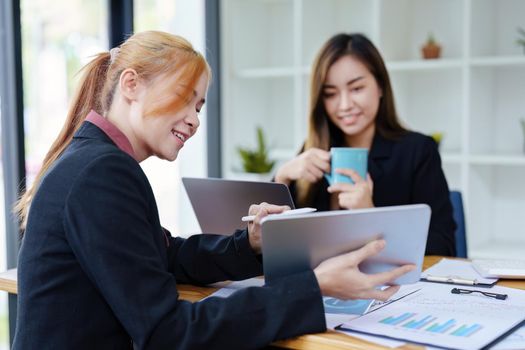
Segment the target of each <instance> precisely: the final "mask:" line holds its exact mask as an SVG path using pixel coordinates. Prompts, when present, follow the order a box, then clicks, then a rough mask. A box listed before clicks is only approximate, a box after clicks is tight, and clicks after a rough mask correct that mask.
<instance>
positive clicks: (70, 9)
mask: <svg viewBox="0 0 525 350" xmlns="http://www.w3.org/2000/svg"><path fill="white" fill-rule="evenodd" d="M20 7H21V16H22V18H21V25H22V65H23V66H22V67H23V75H24V84H23V89H24V121H25V147H26V171H27V180H28V185H29V184H30V183H31V182H32V181H33V180H34V177H35V176H36V173H37V172H38V170H39V169H40V167H41V165H42V160H43V159H44V156H45V154H46V152H47V151H48V149H49V147H50V146H51V143H52V142H53V141H54V140H55V138H56V136H57V135H58V133H59V131H60V130H61V128H62V125H63V123H64V120H65V118H66V114H67V108H68V105H69V100H70V98H71V95H72V93H73V90H74V88H75V86H76V80H77V78H78V75H77V73H78V71H79V69H80V68H81V67H82V66H83V65H84V64H85V63H87V62H88V61H89V59H90V57H91V56H92V55H94V54H96V53H98V52H101V51H107V49H108V38H107V37H108V35H107V32H108V26H107V23H108V22H107V21H108V19H107V11H108V5H107V0H97V1H82V0H40V1H32V0H21V2H20Z"/></svg>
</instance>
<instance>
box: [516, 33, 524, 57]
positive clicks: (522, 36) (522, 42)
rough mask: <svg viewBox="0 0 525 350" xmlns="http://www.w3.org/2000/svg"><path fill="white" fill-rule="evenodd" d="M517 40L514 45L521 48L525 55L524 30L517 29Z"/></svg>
mask: <svg viewBox="0 0 525 350" xmlns="http://www.w3.org/2000/svg"><path fill="white" fill-rule="evenodd" d="M518 35H519V38H518V39H517V40H516V44H518V45H519V46H521V47H522V48H523V53H525V29H523V28H521V27H518Z"/></svg>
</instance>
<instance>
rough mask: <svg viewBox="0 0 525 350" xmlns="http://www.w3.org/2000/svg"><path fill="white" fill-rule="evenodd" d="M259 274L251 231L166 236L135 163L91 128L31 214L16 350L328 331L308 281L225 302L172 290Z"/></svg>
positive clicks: (150, 345) (210, 341) (202, 344)
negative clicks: (194, 299) (192, 299)
mask: <svg viewBox="0 0 525 350" xmlns="http://www.w3.org/2000/svg"><path fill="white" fill-rule="evenodd" d="M170 181H172V180H170ZM260 274H262V268H261V262H260V257H257V256H256V255H255V254H254V253H253V251H252V249H251V247H250V245H249V241H248V237H247V232H246V230H243V231H238V232H236V233H235V234H234V235H232V236H228V237H225V236H218V235H207V234H203V235H196V236H193V237H190V238H188V239H186V240H184V239H181V238H173V237H171V235H169V233H167V231H164V230H163V229H162V228H161V226H160V223H159V218H158V212H157V207H156V204H155V200H154V196H153V192H152V190H151V188H150V185H149V183H148V180H147V178H146V176H145V174H144V173H143V171H142V169H141V167H140V165H139V164H138V163H137V162H136V161H135V160H134V159H133V158H132V157H130V156H129V155H128V154H126V153H124V152H123V151H121V150H120V149H118V148H117V147H116V145H115V144H113V143H112V142H111V140H110V139H109V138H108V137H107V136H106V135H105V134H104V133H103V132H102V131H101V130H100V129H99V128H98V127H96V126H95V125H93V124H91V123H89V122H85V123H84V124H83V125H82V127H81V128H80V129H79V130H78V132H77V133H76V135H75V137H74V139H73V141H72V142H71V144H70V145H69V146H68V148H67V149H66V151H65V152H64V154H63V155H62V156H61V157H60V159H59V160H58V161H57V162H56V163H55V164H54V165H53V167H52V168H51V169H50V170H49V171H48V173H47V175H46V176H45V177H44V178H43V180H42V182H41V185H40V187H39V190H38V192H37V193H36V195H35V198H34V200H33V203H32V206H31V210H30V213H29V217H28V223H27V230H26V232H25V236H24V238H23V241H22V247H21V250H20V254H19V262H18V286H19V287H18V292H19V294H18V318H17V327H16V335H15V339H14V345H13V349H131V348H132V347H133V348H135V349H252V348H259V347H262V346H264V345H266V344H268V343H270V342H271V341H273V340H275V339H281V338H287V337H291V336H296V335H299V334H302V333H309V332H320V331H324V330H325V320H324V314H323V305H322V298H321V295H320V290H319V286H318V284H317V280H316V278H315V276H314V274H313V272H312V271H307V272H304V273H300V274H297V275H293V276H290V277H289V278H286V279H281V280H279V281H276V282H275V283H272V285H267V286H265V287H261V288H247V289H244V290H241V291H238V292H237V293H235V294H233V295H232V296H231V297H229V298H227V299H219V298H209V299H207V300H205V301H201V302H198V303H190V302H187V301H182V300H179V298H178V292H177V282H180V283H196V284H206V283H211V282H215V281H220V280H227V279H231V280H238V279H245V278H248V277H252V276H256V275H260Z"/></svg>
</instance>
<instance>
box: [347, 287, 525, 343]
mask: <svg viewBox="0 0 525 350" xmlns="http://www.w3.org/2000/svg"><path fill="white" fill-rule="evenodd" d="M416 286H417V287H418V288H421V289H420V291H418V292H417V293H414V294H412V295H409V296H407V297H406V298H403V299H400V300H399V301H396V302H394V303H390V304H388V305H386V306H384V307H382V308H380V309H377V310H373V311H372V312H369V313H367V314H366V315H363V316H361V317H358V318H355V319H352V320H349V321H348V322H346V323H344V324H343V325H342V326H341V327H340V328H341V329H343V330H351V331H358V332H364V333H368V334H374V335H382V336H386V337H390V338H394V339H400V340H408V341H412V342H415V343H421V344H429V345H436V346H442V347H447V348H450V349H462V350H470V349H480V348H483V347H485V346H487V345H488V344H490V343H491V342H493V341H494V340H495V339H497V338H499V337H500V336H501V335H503V334H504V333H505V332H507V331H509V330H511V329H513V328H514V327H516V326H518V325H519V324H520V323H521V322H522V321H523V320H524V319H525V293H524V292H523V291H519V290H513V289H510V288H504V287H497V286H496V287H493V288H492V289H491V291H493V292H495V293H503V294H509V298H508V300H497V299H494V298H488V297H486V296H483V295H480V296H477V295H457V294H452V293H451V287H450V286H449V285H440V284H435V283H434V284H432V283H426V284H425V283H423V282H420V283H418V284H416ZM402 288H403V287H402Z"/></svg>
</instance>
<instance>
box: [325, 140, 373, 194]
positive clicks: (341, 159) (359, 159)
mask: <svg viewBox="0 0 525 350" xmlns="http://www.w3.org/2000/svg"><path fill="white" fill-rule="evenodd" d="M330 155H331V163H330V166H331V172H330V174H325V175H324V176H325V178H326V180H327V181H328V183H329V184H330V185H333V184H336V183H340V182H344V183H351V184H353V183H354V181H352V179H351V178H349V177H348V176H346V175H343V174H338V173H336V172H335V169H352V170H354V171H356V172H357V173H358V174H359V176H361V177H362V178H363V179H366V174H367V171H368V149H366V148H354V147H332V148H331V149H330Z"/></svg>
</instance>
